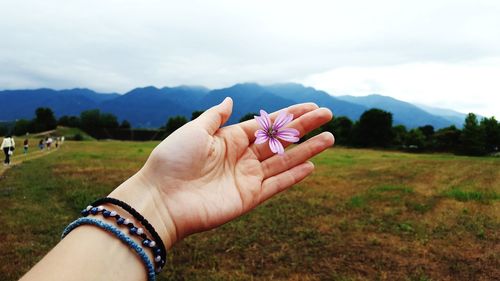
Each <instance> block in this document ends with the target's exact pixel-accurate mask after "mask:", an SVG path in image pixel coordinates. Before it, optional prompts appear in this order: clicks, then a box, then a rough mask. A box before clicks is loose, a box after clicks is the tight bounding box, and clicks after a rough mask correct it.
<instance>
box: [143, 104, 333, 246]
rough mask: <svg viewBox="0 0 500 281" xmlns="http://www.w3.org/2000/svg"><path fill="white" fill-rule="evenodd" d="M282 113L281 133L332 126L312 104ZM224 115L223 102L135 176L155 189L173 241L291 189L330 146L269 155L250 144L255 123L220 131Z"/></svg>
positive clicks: (312, 144) (317, 143) (320, 141)
mask: <svg viewBox="0 0 500 281" xmlns="http://www.w3.org/2000/svg"><path fill="white" fill-rule="evenodd" d="M285 110H286V111H287V112H288V113H291V114H293V115H294V117H295V120H294V121H292V122H291V123H290V124H289V127H293V128H295V129H297V130H299V132H300V134H301V135H304V134H306V133H307V132H309V131H311V130H313V129H315V128H317V127H319V126H321V125H322V124H324V123H326V122H328V121H329V120H330V119H331V118H332V113H331V112H330V111H329V110H328V109H325V108H318V107H317V106H316V105H315V104H312V103H305V104H298V105H294V106H291V107H289V108H287V109H285ZM231 111H232V100H231V99H230V98H226V99H225V100H224V101H223V102H222V103H221V104H219V105H217V106H214V107H212V108H211V109H209V110H207V111H206V112H205V113H203V114H202V115H201V116H200V117H198V118H197V119H195V120H193V121H191V122H189V123H187V124H186V125H184V126H183V127H181V128H180V129H178V130H177V131H175V132H174V133H173V134H171V135H170V136H169V137H168V138H167V139H165V140H164V141H163V142H162V143H161V144H160V145H158V146H157V147H156V148H155V149H154V151H153V152H152V153H151V156H150V157H149V159H148V161H147V162H146V164H145V166H144V168H143V169H142V170H141V172H142V173H143V174H144V176H145V177H146V178H148V179H149V181H150V182H151V184H152V185H153V186H154V187H156V188H158V190H159V194H161V197H162V198H161V201H162V202H163V203H164V205H165V207H166V209H167V211H168V213H169V215H170V217H171V220H172V221H173V223H174V225H175V228H176V236H177V237H176V238H177V239H181V238H183V237H185V236H187V235H189V234H191V233H193V232H199V231H203V230H208V229H211V228H214V227H216V226H219V225H221V224H223V223H226V222H228V221H230V220H232V219H234V218H236V217H238V216H240V215H242V214H244V213H246V212H248V211H250V210H251V209H252V208H254V207H255V206H257V205H258V204H260V203H262V202H263V201H265V200H266V199H268V198H270V197H271V196H273V195H274V194H276V193H278V192H280V191H283V190H284V189H286V188H288V187H290V186H292V185H293V184H295V183H297V182H299V181H300V180H302V179H303V178H305V177H306V176H307V175H309V174H310V173H311V172H312V171H313V169H314V166H313V165H312V163H310V162H308V161H307V160H308V159H309V158H311V157H312V156H314V155H316V154H318V153H320V152H321V151H323V150H325V149H326V148H328V147H330V146H332V145H333V142H334V138H333V135H332V134H330V133H323V134H320V135H318V136H316V137H314V138H312V139H310V140H308V141H306V142H304V143H302V144H300V145H298V146H296V147H294V148H292V149H290V150H287V151H286V153H285V154H284V155H273V153H272V152H271V151H270V149H269V147H268V145H267V144H253V142H254V140H255V136H254V133H255V131H256V130H257V129H258V124H257V122H256V121H255V120H250V121H246V122H242V123H239V124H236V125H231V126H227V127H223V128H220V127H221V126H222V125H223V124H224V123H225V122H226V121H227V119H228V118H229V116H230V115H231ZM276 116H277V112H275V113H273V114H271V120H274V118H276ZM284 145H285V146H287V144H286V143H285V144H284Z"/></svg>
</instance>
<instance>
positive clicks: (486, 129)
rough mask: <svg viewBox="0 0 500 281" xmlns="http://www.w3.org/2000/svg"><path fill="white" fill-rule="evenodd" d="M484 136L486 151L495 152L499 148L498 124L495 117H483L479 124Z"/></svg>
mask: <svg viewBox="0 0 500 281" xmlns="http://www.w3.org/2000/svg"><path fill="white" fill-rule="evenodd" d="M479 126H480V128H481V130H482V131H483V136H484V145H485V149H486V152H495V151H498V150H499V149H500V124H499V123H498V121H497V120H496V119H495V117H491V118H483V119H482V120H481V123H480V124H479Z"/></svg>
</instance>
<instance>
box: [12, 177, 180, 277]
mask: <svg viewBox="0 0 500 281" xmlns="http://www.w3.org/2000/svg"><path fill="white" fill-rule="evenodd" d="M157 192H158V190H157V189H155V188H153V187H151V186H149V185H148V184H147V181H146V180H145V179H144V178H143V176H142V175H141V173H140V172H139V173H137V174H136V175H134V176H133V177H131V178H130V179H128V180H127V181H126V182H124V183H123V184H121V185H120V186H119V187H118V188H116V189H115V190H114V191H113V192H112V193H111V194H110V195H109V196H110V197H113V198H116V199H119V200H121V201H124V202H126V203H128V204H129V205H130V206H132V207H133V208H134V209H136V210H137V211H138V212H139V213H140V214H142V215H143V216H144V217H145V218H146V219H147V220H148V221H149V222H150V223H151V225H153V227H154V228H155V230H156V231H157V233H158V234H159V236H160V237H161V238H162V240H163V242H164V244H165V247H166V248H167V249H169V248H170V247H171V246H172V245H173V243H175V239H176V238H175V227H173V223H171V220H170V219H169V218H170V217H169V215H168V213H165V210H164V208H162V204H161V202H158V200H159V198H160V197H159V196H158V194H156V193H157ZM89 203H90V202H89ZM84 207H86V206H82V209H83V208H84ZM105 208H106V209H107V210H110V211H111V210H115V211H117V213H118V214H120V215H121V216H122V217H126V218H129V219H131V220H132V221H133V222H134V225H139V222H137V221H136V220H134V219H133V217H132V216H131V215H129V214H128V213H127V212H126V211H124V210H122V209H121V208H120V207H117V206H114V205H106V206H105ZM93 218H96V219H100V220H102V221H104V222H106V223H109V224H112V225H114V224H115V223H114V221H113V220H110V219H104V218H103V217H102V216H100V215H98V216H93ZM119 229H120V230H121V231H122V232H124V233H126V234H127V235H129V234H128V230H127V229H126V228H125V227H122V228H119ZM135 241H136V242H137V243H138V244H139V245H140V240H139V239H135ZM145 252H146V253H147V254H148V257H149V258H150V259H151V260H153V255H152V254H151V251H150V250H149V249H145ZM146 278H147V272H146V269H145V267H144V264H143V263H142V261H141V259H140V258H139V256H138V255H137V254H136V253H135V252H134V251H133V250H132V249H131V248H129V247H128V246H127V245H126V244H124V243H123V242H122V241H120V240H119V239H118V238H116V237H114V236H113V235H112V234H110V233H108V232H106V231H105V230H103V229H100V228H98V227H96V226H88V225H85V226H80V227H77V228H76V229H75V230H73V231H72V232H71V233H69V234H68V235H67V236H66V237H65V238H64V239H63V240H62V241H61V242H60V243H59V244H57V245H56V247H55V248H54V249H52V251H50V252H49V253H48V254H47V255H46V256H45V257H44V258H43V259H42V260H41V261H40V262H39V263H38V264H37V265H36V266H35V267H33V268H32V269H31V270H30V271H29V272H28V273H27V274H26V275H25V276H24V277H23V278H22V280H146Z"/></svg>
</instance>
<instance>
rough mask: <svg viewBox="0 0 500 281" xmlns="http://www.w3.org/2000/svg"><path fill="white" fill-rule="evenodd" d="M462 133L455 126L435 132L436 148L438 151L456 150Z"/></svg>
mask: <svg viewBox="0 0 500 281" xmlns="http://www.w3.org/2000/svg"><path fill="white" fill-rule="evenodd" d="M461 133H462V132H461V131H460V130H459V129H457V127H455V126H450V127H446V128H442V129H439V130H438V131H436V133H435V134H434V149H436V150H437V151H447V152H456V151H457V149H458V144H459V142H460V135H461Z"/></svg>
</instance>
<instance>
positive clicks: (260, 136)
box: [254, 129, 269, 144]
mask: <svg viewBox="0 0 500 281" xmlns="http://www.w3.org/2000/svg"><path fill="white" fill-rule="evenodd" d="M267 140H269V137H268V136H267V134H266V132H264V131H263V130H261V129H258V130H257V131H255V142H254V143H255V144H261V143H265V142H266V141H267Z"/></svg>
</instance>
